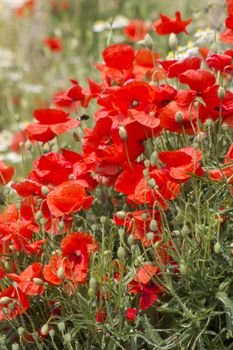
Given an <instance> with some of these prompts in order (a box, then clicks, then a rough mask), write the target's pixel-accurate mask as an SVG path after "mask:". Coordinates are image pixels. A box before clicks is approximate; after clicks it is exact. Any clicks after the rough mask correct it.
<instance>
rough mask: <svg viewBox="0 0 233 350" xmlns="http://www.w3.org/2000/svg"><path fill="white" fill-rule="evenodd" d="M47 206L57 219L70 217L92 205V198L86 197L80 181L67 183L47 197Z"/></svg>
mask: <svg viewBox="0 0 233 350" xmlns="http://www.w3.org/2000/svg"><path fill="white" fill-rule="evenodd" d="M47 204H48V207H49V210H50V212H51V214H52V215H53V216H55V217H60V216H63V215H69V214H71V213H73V212H77V211H78V210H80V209H81V208H88V207H89V206H90V205H91V197H87V196H86V192H85V189H84V187H83V186H81V185H80V184H79V181H78V180H71V181H65V182H63V183H62V184H61V185H59V186H57V187H56V188H55V189H54V190H53V191H50V192H49V194H48V195H47Z"/></svg>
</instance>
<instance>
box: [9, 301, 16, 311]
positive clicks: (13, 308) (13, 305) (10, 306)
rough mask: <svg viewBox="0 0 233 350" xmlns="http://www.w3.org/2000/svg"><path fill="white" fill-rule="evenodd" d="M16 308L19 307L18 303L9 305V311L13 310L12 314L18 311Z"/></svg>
mask: <svg viewBox="0 0 233 350" xmlns="http://www.w3.org/2000/svg"><path fill="white" fill-rule="evenodd" d="M16 306H17V305H16V303H9V304H8V309H9V310H11V311H12V312H14V311H15V309H16Z"/></svg>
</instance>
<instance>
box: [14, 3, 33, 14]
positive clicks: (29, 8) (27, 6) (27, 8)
mask: <svg viewBox="0 0 233 350" xmlns="http://www.w3.org/2000/svg"><path fill="white" fill-rule="evenodd" d="M35 5H36V0H25V1H24V4H23V5H21V6H20V7H17V9H15V15H16V16H17V17H22V16H24V15H25V14H26V13H29V14H30V15H33V13H34V10H35Z"/></svg>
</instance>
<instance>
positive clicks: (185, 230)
mask: <svg viewBox="0 0 233 350" xmlns="http://www.w3.org/2000/svg"><path fill="white" fill-rule="evenodd" d="M189 232H190V230H189V227H188V226H187V225H184V226H183V227H182V229H181V234H182V236H183V237H185V236H187V235H188V234H189Z"/></svg>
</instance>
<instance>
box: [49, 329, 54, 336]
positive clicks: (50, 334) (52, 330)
mask: <svg viewBox="0 0 233 350" xmlns="http://www.w3.org/2000/svg"><path fill="white" fill-rule="evenodd" d="M49 336H50V337H51V338H53V337H54V336H55V330H54V329H50V330H49Z"/></svg>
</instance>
